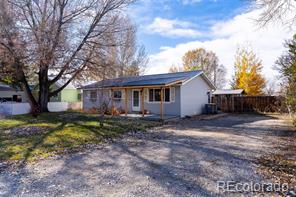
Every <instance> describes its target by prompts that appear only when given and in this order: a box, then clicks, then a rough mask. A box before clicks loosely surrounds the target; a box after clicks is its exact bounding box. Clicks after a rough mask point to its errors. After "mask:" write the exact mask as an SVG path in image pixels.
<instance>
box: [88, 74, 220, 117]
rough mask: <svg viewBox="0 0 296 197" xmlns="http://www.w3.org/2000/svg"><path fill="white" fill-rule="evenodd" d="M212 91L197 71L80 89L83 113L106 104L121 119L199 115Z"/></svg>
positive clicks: (115, 81)
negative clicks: (139, 115)
mask: <svg viewBox="0 0 296 197" xmlns="http://www.w3.org/2000/svg"><path fill="white" fill-rule="evenodd" d="M213 89H215V86H214V85H213V84H212V82H211V81H210V80H209V79H208V77H207V76H206V75H205V74H204V73H203V71H201V70H198V71H189V72H177V73H168V74H156V75H144V76H134V77H122V78H115V79H107V80H102V81H98V82H95V83H93V84H90V85H87V86H83V87H82V90H83V99H82V100H83V109H85V110H87V109H91V108H99V107H100V106H101V105H102V104H107V105H108V106H109V107H111V108H112V109H114V108H117V109H121V110H122V111H123V112H124V113H125V115H128V114H135V113H137V114H142V116H143V117H144V116H145V115H147V114H155V115H158V116H159V117H160V118H161V119H164V118H165V117H166V116H176V117H185V116H191V115H196V114H201V113H203V110H204V107H205V104H207V103H208V101H209V99H210V97H211V92H212V90H213ZM112 111H113V110H112Z"/></svg>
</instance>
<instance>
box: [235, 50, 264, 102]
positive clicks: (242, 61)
mask: <svg viewBox="0 0 296 197" xmlns="http://www.w3.org/2000/svg"><path fill="white" fill-rule="evenodd" d="M234 66H235V75H234V77H233V81H232V84H231V85H232V88H233V89H244V91H245V93H246V94H247V95H251V96H255V95H263V94H264V87H265V85H266V81H265V79H264V77H263V76H262V73H261V72H262V62H261V60H260V59H258V57H257V56H256V54H255V53H254V52H253V51H252V50H248V49H238V50H237V53H236V57H235V63H234Z"/></svg>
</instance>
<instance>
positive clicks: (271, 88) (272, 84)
mask: <svg viewBox="0 0 296 197" xmlns="http://www.w3.org/2000/svg"><path fill="white" fill-rule="evenodd" d="M265 93H266V94H267V95H268V96H273V95H274V94H275V93H276V81H275V80H269V81H267V83H266V86H265Z"/></svg>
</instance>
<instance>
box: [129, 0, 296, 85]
mask: <svg viewBox="0 0 296 197" xmlns="http://www.w3.org/2000/svg"><path fill="white" fill-rule="evenodd" d="M250 2H252V1H251V0H138V1H137V2H136V3H135V4H134V5H132V6H131V7H130V8H129V11H128V13H129V16H130V18H131V19H132V21H133V22H134V23H135V24H136V25H137V27H138V35H137V36H138V42H139V44H143V45H144V46H145V48H146V51H147V52H148V55H149V59H150V60H149V64H148V66H147V69H146V71H145V74H157V73H166V72H168V70H169V68H170V67H171V66H172V65H176V66H181V65H182V56H183V55H184V54H185V53H186V52H187V51H188V50H192V49H195V48H200V47H201V48H205V49H206V50H210V51H213V52H214V53H216V55H217V56H218V58H219V62H220V64H223V65H224V66H225V67H226V69H227V76H226V78H227V79H230V78H231V77H232V75H233V74H234V57H235V53H236V51H237V49H238V48H241V47H247V48H251V49H252V50H253V51H254V52H255V53H256V54H257V56H258V57H259V58H260V59H261V60H262V65H263V74H264V76H265V77H266V79H267V80H268V81H272V80H275V79H276V75H277V73H276V71H275V70H274V69H273V67H274V62H275V61H276V60H277V59H278V57H279V56H280V55H281V54H282V53H283V52H284V51H285V48H284V46H283V43H284V42H285V40H287V39H290V38H291V37H292V35H293V34H294V33H295V32H296V28H295V27H292V28H287V27H285V26H284V25H282V24H279V23H277V24H270V25H268V26H266V27H264V28H259V27H258V25H257V24H256V23H255V20H256V19H258V17H259V15H260V13H262V9H258V8H257V9H255V8H254V7H253V9H251V8H252V6H251V5H250V4H249V3H250Z"/></svg>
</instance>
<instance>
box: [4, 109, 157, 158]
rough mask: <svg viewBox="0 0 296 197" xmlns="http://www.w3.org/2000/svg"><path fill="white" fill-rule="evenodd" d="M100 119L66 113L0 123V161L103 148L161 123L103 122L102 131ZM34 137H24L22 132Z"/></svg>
mask: <svg viewBox="0 0 296 197" xmlns="http://www.w3.org/2000/svg"><path fill="white" fill-rule="evenodd" d="M98 120H99V118H98V115H93V114H85V113H75V112H65V113H44V114H42V115H40V116H39V117H38V118H33V117H32V116H30V115H20V116H13V117H7V118H5V119H4V120H0V161H17V160H22V161H34V160H36V159H37V158H39V157H43V158H44V157H48V156H50V155H53V154H56V153H59V152H62V151H64V150H66V149H75V148H77V147H81V145H85V144H100V143H102V142H103V140H104V139H106V138H113V137H117V136H119V135H121V134H123V133H125V132H129V131H135V130H136V131H145V130H146V129H147V128H150V127H153V126H156V125H157V124H159V123H156V122H149V121H143V120H135V119H133V120H132V119H125V118H104V120H103V127H100V124H99V121H98ZM26 130H28V131H29V132H31V133H33V134H30V135H24V133H22V132H23V131H26Z"/></svg>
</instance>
